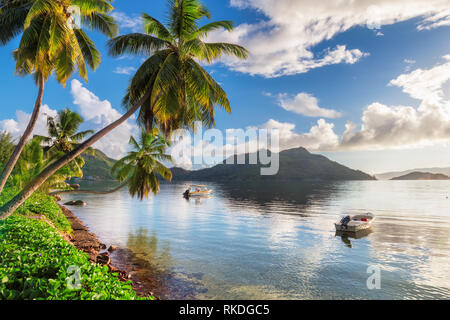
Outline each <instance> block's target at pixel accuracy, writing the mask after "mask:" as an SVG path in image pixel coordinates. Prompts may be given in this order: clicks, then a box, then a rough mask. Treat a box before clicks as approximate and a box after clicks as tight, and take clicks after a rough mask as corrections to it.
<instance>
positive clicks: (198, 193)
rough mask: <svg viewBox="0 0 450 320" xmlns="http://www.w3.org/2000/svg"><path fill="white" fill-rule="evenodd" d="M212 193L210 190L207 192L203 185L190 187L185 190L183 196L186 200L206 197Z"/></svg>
mask: <svg viewBox="0 0 450 320" xmlns="http://www.w3.org/2000/svg"><path fill="white" fill-rule="evenodd" d="M211 193H212V190H209V189H208V187H207V186H204V185H191V186H189V189H187V190H186V191H185V192H184V193H183V196H184V197H186V198H189V197H206V196H209V195H210V194H211Z"/></svg>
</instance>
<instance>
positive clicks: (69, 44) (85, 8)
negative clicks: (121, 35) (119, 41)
mask: <svg viewBox="0 0 450 320" xmlns="http://www.w3.org/2000/svg"><path fill="white" fill-rule="evenodd" d="M110 2H111V0H0V44H2V45H4V44H6V43H8V42H9V41H10V40H11V39H13V38H14V37H15V36H17V35H19V34H22V36H21V40H20V43H19V47H18V49H16V50H15V51H14V58H15V60H16V74H19V75H28V74H33V75H34V78H35V81H36V84H37V86H38V87H39V90H38V95H37V98H36V102H35V105H34V109H33V113H32V115H31V119H30V121H29V123H28V126H27V128H26V129H25V131H24V133H23V135H22V137H21V139H20V140H19V142H18V144H17V145H16V148H15V150H14V152H13V154H12V155H11V157H10V159H9V161H8V163H7V165H6V167H5V168H4V170H3V172H2V174H1V176H0V192H1V191H2V190H3V187H4V185H5V183H6V181H7V180H8V177H9V175H10V174H11V171H12V170H13V168H14V166H15V164H16V162H17V160H18V158H19V155H20V153H21V152H22V149H23V148H24V146H25V144H26V142H27V140H28V138H29V137H30V135H31V133H32V132H33V129H34V126H35V124H36V121H37V118H38V116H39V111H40V108H41V105H42V98H43V94H44V85H45V82H46V81H47V80H48V79H49V77H50V76H51V75H52V73H55V74H56V78H57V80H58V81H59V82H60V83H61V84H63V85H64V86H65V84H66V82H67V80H68V79H69V78H70V77H71V76H72V74H73V73H74V72H75V71H76V70H78V73H79V75H80V77H81V78H83V79H84V80H86V81H87V80H88V76H87V66H86V65H88V66H89V67H91V68H92V69H94V70H95V69H96V68H97V67H98V66H99V64H100V61H101V55H100V53H99V51H98V50H97V48H96V46H95V44H94V42H93V41H92V40H91V39H90V38H89V36H88V35H87V33H86V32H85V31H84V30H83V28H84V29H87V30H95V31H99V32H101V33H103V34H105V35H106V36H108V37H110V38H112V37H114V36H115V35H116V34H117V30H118V27H117V24H116V23H115V22H114V19H113V18H112V17H110V16H109V15H108V14H109V12H110V11H112V9H113V7H112V6H111V3H110ZM74 8H77V10H74ZM74 13H76V14H79V19H80V21H79V22H80V25H75V24H74V23H73V22H74V19H75V18H77V17H75V14H74Z"/></svg>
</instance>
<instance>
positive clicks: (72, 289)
mask: <svg viewBox="0 0 450 320" xmlns="http://www.w3.org/2000/svg"><path fill="white" fill-rule="evenodd" d="M13 195H14V191H13V190H5V192H3V193H2V196H1V197H0V202H4V201H5V199H7V198H8V197H10V196H13ZM36 214H43V215H45V216H46V217H47V219H48V220H50V221H51V222H52V223H53V224H54V225H55V226H56V228H57V229H58V230H60V231H66V232H67V231H70V230H71V229H70V223H69V222H68V221H67V219H66V217H65V216H64V215H63V213H62V211H61V209H60V208H59V207H58V205H57V204H56V202H55V201H54V199H53V198H52V197H50V196H47V195H45V194H42V193H36V194H34V195H33V196H32V197H30V198H29V199H28V200H27V201H26V202H25V203H24V205H23V206H22V207H20V208H19V209H18V210H17V212H16V213H15V214H14V215H12V216H11V217H9V218H8V219H6V220H3V221H0V300H2V299H8V300H32V299H35V300H136V299H142V298H139V297H138V296H137V295H136V292H135V291H134V290H133V289H132V287H131V282H127V283H124V282H121V281H120V280H119V279H118V277H117V274H113V273H110V272H109V270H108V267H107V266H101V265H97V264H92V263H91V262H90V261H89V260H88V256H87V254H85V253H84V252H81V251H79V250H78V249H76V248H75V247H74V246H72V245H71V244H69V243H68V242H67V241H66V240H65V239H64V238H63V237H62V236H61V235H60V234H59V233H58V230H57V229H55V228H53V227H51V226H50V225H49V224H48V223H46V222H45V221H42V220H37V219H32V218H30V217H28V216H30V215H36Z"/></svg>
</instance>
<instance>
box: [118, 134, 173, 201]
mask: <svg viewBox="0 0 450 320" xmlns="http://www.w3.org/2000/svg"><path fill="white" fill-rule="evenodd" d="M130 145H131V147H132V149H133V150H132V151H130V152H129V153H128V155H127V156H125V157H124V158H122V159H120V160H119V161H117V162H116V163H115V164H114V166H113V167H112V169H111V172H112V174H113V175H115V176H116V177H117V178H118V179H119V180H120V181H121V182H124V181H126V182H127V184H128V191H129V193H130V195H131V196H133V197H134V196H137V197H138V198H139V199H141V200H143V199H144V198H146V197H148V195H149V194H150V193H151V192H152V193H153V194H157V193H158V192H159V180H158V175H159V176H161V177H162V178H164V179H166V180H169V181H170V180H172V172H171V171H170V169H169V168H167V167H166V166H165V165H164V163H163V162H164V161H166V162H169V161H172V158H171V156H170V155H168V154H165V153H164V152H165V150H166V145H167V142H166V140H165V139H164V137H162V136H156V135H155V134H154V132H150V133H148V132H146V131H145V130H142V131H141V136H140V139H139V142H138V141H136V139H135V138H134V137H131V138H130Z"/></svg>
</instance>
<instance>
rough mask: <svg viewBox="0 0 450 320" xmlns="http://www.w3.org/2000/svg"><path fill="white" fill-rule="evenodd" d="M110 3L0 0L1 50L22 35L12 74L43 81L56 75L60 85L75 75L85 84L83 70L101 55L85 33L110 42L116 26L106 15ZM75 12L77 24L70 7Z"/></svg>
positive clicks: (93, 65)
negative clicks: (103, 37) (106, 38)
mask: <svg viewBox="0 0 450 320" xmlns="http://www.w3.org/2000/svg"><path fill="white" fill-rule="evenodd" d="M110 2H111V1H110V0H95V1H92V0H65V1H59V0H18V1H10V0H0V45H4V44H6V43H8V42H9V41H11V40H12V39H13V38H14V37H16V36H17V35H19V34H21V35H22V36H21V39H20V43H19V48H18V49H17V50H15V51H14V58H15V59H16V73H18V74H21V75H26V74H32V73H35V76H37V77H36V78H38V77H39V76H42V77H43V78H44V80H47V79H48V78H49V77H50V75H51V74H52V73H53V72H55V73H56V78H57V79H58V81H59V82H61V83H62V84H65V83H66V82H67V80H68V79H69V78H70V76H71V75H72V74H73V73H74V72H75V71H78V73H79V75H80V77H81V78H83V79H85V80H86V81H87V67H86V65H88V66H90V67H91V68H92V69H94V70H95V69H96V68H97V67H98V65H99V64H100V61H101V56H100V52H99V51H98V50H97V48H96V47H95V44H94V42H93V41H92V40H91V39H90V38H89V36H88V35H87V34H86V33H85V32H84V30H83V29H82V28H84V29H86V30H95V31H98V32H100V33H103V34H104V35H106V36H108V37H110V38H112V37H114V36H115V35H116V34H117V32H118V26H117V24H116V23H115V22H114V19H113V18H112V17H110V16H109V13H110V12H111V11H112V9H113V7H112V5H111V3H110ZM75 6H76V7H78V8H79V9H80V10H79V12H77V13H78V14H79V15H80V21H79V23H80V25H76V24H75V23H74V22H75V21H74V20H75V19H76V17H74V12H73V11H72V8H73V7H75Z"/></svg>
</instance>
